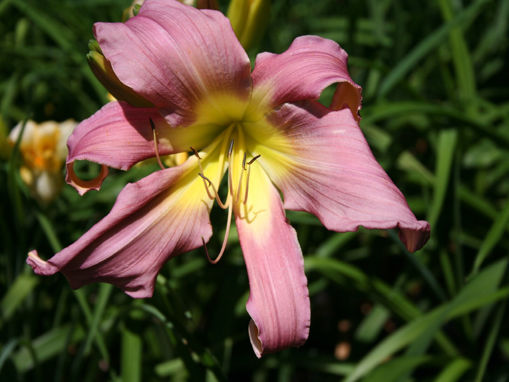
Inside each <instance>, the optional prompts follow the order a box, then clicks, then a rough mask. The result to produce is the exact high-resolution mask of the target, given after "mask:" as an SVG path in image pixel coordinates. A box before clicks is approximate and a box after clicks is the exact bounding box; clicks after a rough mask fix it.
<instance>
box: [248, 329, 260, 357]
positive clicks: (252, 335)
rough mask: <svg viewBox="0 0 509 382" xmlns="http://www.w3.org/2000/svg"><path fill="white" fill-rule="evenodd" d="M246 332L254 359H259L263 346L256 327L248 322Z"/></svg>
mask: <svg viewBox="0 0 509 382" xmlns="http://www.w3.org/2000/svg"><path fill="white" fill-rule="evenodd" d="M248 332H249V340H250V341H251V346H253V351H254V353H255V354H256V357H258V358H261V357H262V355H263V344H262V341H261V340H260V337H259V335H258V334H259V333H258V327H257V326H256V324H255V322H254V321H253V320H251V321H249V326H248Z"/></svg>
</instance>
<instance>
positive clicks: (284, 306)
mask: <svg viewBox="0 0 509 382" xmlns="http://www.w3.org/2000/svg"><path fill="white" fill-rule="evenodd" d="M253 167H254V168H253V174H252V177H251V179H252V181H251V184H252V186H251V187H252V188H251V191H250V193H251V194H252V195H250V196H249V198H248V210H250V211H256V213H257V215H256V217H254V218H253V219H251V218H252V217H250V218H249V219H245V218H242V217H240V216H239V214H236V224H237V230H238V233H239V238H240V244H241V246H242V252H243V254H244V260H245V262H246V266H247V271H248V275H249V285H250V296H249V300H248V302H247V306H246V307H247V311H248V312H249V314H250V316H251V318H252V321H251V323H250V324H249V336H250V339H251V344H252V345H253V350H254V352H255V354H256V356H257V357H261V356H262V355H263V354H265V353H269V352H273V351H277V350H280V349H283V348H286V347H289V346H300V345H302V344H303V343H304V342H305V341H306V339H307V337H308V333H309V324H310V307H309V294H308V289H307V280H306V275H305V274H304V261H303V258H302V253H301V249H300V246H299V243H298V241H297V235H296V233H295V230H294V229H293V228H292V226H290V224H289V223H288V221H287V220H286V218H285V214H284V211H283V208H282V205H281V199H280V197H279V193H278V192H277V190H276V189H275V188H274V186H273V185H272V184H271V183H270V180H269V179H268V177H267V175H266V174H265V173H263V170H261V168H260V166H257V168H258V169H256V166H253ZM256 172H258V174H256ZM253 193H256V195H254V194H253ZM249 200H253V201H254V203H251V202H249Z"/></svg>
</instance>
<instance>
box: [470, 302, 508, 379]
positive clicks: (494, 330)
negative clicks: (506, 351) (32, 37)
mask: <svg viewBox="0 0 509 382" xmlns="http://www.w3.org/2000/svg"><path fill="white" fill-rule="evenodd" d="M505 306H506V302H505V301H504V303H503V304H502V305H501V306H500V307H499V309H498V311H497V315H496V316H495V320H494V322H493V326H492V327H491V330H490V334H489V335H488V339H487V340H486V345H485V346H484V350H483V353H482V357H481V360H480V362H479V368H478V369H477V375H476V378H475V382H482V381H483V378H484V374H485V372H486V367H487V366H488V361H489V359H490V356H491V353H492V352H493V347H494V346H495V343H496V342H497V338H498V336H499V333H500V325H501V324H502V318H503V317H504V312H505Z"/></svg>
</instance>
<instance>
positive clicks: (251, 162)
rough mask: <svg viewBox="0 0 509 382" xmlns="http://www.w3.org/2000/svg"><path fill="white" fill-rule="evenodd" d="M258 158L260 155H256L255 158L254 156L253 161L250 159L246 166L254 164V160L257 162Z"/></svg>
mask: <svg viewBox="0 0 509 382" xmlns="http://www.w3.org/2000/svg"><path fill="white" fill-rule="evenodd" d="M260 157H261V155H260V154H258V155H257V156H255V157H254V158H253V159H251V160H250V161H249V162H247V164H248V165H252V164H253V163H254V162H255V160H257V159H258V158H260Z"/></svg>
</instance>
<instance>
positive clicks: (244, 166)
mask: <svg viewBox="0 0 509 382" xmlns="http://www.w3.org/2000/svg"><path fill="white" fill-rule="evenodd" d="M246 157H247V153H246V152H245V151H244V158H243V159H242V169H243V170H244V171H246V170H247V168H246Z"/></svg>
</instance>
